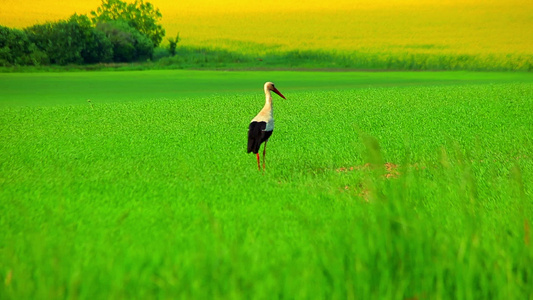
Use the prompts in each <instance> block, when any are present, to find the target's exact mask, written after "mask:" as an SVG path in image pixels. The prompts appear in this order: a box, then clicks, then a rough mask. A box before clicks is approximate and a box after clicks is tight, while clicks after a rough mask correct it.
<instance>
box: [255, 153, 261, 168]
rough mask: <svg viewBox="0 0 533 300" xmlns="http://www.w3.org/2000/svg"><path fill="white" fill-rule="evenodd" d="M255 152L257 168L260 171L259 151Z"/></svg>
mask: <svg viewBox="0 0 533 300" xmlns="http://www.w3.org/2000/svg"><path fill="white" fill-rule="evenodd" d="M256 154H257V169H259V171H261V164H260V163H259V153H256Z"/></svg>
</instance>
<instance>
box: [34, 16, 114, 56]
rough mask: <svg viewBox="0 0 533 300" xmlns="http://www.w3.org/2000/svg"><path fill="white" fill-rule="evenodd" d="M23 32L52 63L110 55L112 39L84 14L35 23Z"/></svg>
mask: <svg viewBox="0 0 533 300" xmlns="http://www.w3.org/2000/svg"><path fill="white" fill-rule="evenodd" d="M25 32H26V33H27V35H28V38H29V40H30V41H31V42H33V43H35V45H36V46H37V47H38V48H39V49H41V50H42V51H43V52H45V53H46V54H47V55H48V57H50V62H51V63H54V64H60V65H66V64H82V63H96V62H105V61H109V60H110V59H111V57H112V45H111V42H110V41H109V40H108V39H107V37H106V36H105V35H104V34H102V33H101V32H97V31H96V30H95V29H94V28H93V27H92V26H91V22H90V20H89V18H88V17H87V16H85V15H77V14H74V15H72V16H71V17H70V18H69V19H68V20H64V21H59V22H55V23H51V22H49V23H45V24H40V25H34V26H31V27H28V28H26V29H25Z"/></svg>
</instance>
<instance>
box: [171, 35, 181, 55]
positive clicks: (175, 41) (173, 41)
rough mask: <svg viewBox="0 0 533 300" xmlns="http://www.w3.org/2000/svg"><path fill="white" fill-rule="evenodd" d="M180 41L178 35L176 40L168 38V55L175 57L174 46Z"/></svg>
mask: <svg viewBox="0 0 533 300" xmlns="http://www.w3.org/2000/svg"><path fill="white" fill-rule="evenodd" d="M179 41H180V33H179V32H178V34H177V35H176V38H169V39H168V43H169V45H168V51H169V52H170V55H172V56H174V55H176V46H177V45H178V42H179Z"/></svg>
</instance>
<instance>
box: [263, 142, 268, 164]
mask: <svg viewBox="0 0 533 300" xmlns="http://www.w3.org/2000/svg"><path fill="white" fill-rule="evenodd" d="M266 151H267V141H265V146H264V147H263V170H264V169H265V157H266Z"/></svg>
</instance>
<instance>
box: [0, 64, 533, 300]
mask: <svg viewBox="0 0 533 300" xmlns="http://www.w3.org/2000/svg"><path fill="white" fill-rule="evenodd" d="M265 81H274V82H275V83H276V86H277V88H278V89H279V90H280V91H281V92H282V93H283V94H284V95H285V96H286V97H287V100H283V99H281V98H279V97H275V98H274V107H275V117H276V130H275V132H274V134H273V136H272V138H271V140H270V142H269V144H268V149H267V151H268V152H267V170H266V172H264V173H263V172H258V171H257V165H256V161H255V157H254V156H253V155H249V154H246V153H245V152H246V151H245V150H246V131H247V126H248V122H249V121H250V120H251V119H252V118H253V116H255V114H256V113H257V112H258V111H259V110H260V109H261V107H262V105H263V104H264V96H263V94H262V84H263V83H264V82H265ZM0 90H1V93H0V228H2V229H1V230H0V298H1V299H49V298H53V299H57V298H69V299H117V298H119V299H120V298H126V299H153V298H168V299H198V298H200V299H250V298H252V299H274V298H280V299H281V298H283V299H317V298H318V299H321V298H323V299H531V297H532V296H531V295H533V269H532V267H531V266H533V248H532V247H533V246H532V244H531V243H532V242H531V235H532V234H531V229H530V228H531V222H532V218H531V216H532V215H533V204H532V199H533V197H532V196H533V181H532V180H531V178H532V176H533V158H532V153H533V138H532V135H531V130H532V128H533V114H531V108H532V107H533V98H532V97H531V95H533V75H532V74H531V73H469V72H424V73H415V72H411V73H403V72H375V73H350V72H348V73H343V72H330V73H326V72H316V73H311V72H310V73H305V72H198V71H146V72H98V73H91V72H82V73H31V74H0ZM87 100H91V101H90V102H88V101H87Z"/></svg>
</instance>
